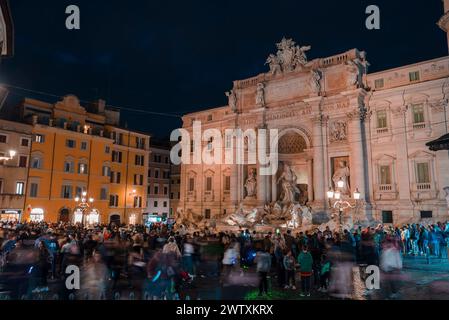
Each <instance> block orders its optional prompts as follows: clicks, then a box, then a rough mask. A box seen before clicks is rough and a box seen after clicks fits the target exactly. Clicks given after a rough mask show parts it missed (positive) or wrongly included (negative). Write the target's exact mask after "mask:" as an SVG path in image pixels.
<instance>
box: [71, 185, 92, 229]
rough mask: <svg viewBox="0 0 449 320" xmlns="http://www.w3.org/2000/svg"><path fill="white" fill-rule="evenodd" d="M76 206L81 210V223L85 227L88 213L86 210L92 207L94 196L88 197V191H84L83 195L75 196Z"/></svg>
mask: <svg viewBox="0 0 449 320" xmlns="http://www.w3.org/2000/svg"><path fill="white" fill-rule="evenodd" d="M75 202H76V206H77V207H78V208H79V209H80V211H81V225H82V226H83V227H84V217H85V215H86V212H87V211H88V210H89V209H90V208H91V206H92V204H93V202H94V198H87V192H86V191H83V192H82V197H81V198H80V197H79V196H76V197H75Z"/></svg>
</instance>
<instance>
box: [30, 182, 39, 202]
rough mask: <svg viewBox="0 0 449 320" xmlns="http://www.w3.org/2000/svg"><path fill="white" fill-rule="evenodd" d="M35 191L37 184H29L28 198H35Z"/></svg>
mask: <svg viewBox="0 0 449 320" xmlns="http://www.w3.org/2000/svg"><path fill="white" fill-rule="evenodd" d="M37 190H38V184H37V183H31V184H30V197H31V198H36V197H37Z"/></svg>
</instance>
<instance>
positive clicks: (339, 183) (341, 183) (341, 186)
mask: <svg viewBox="0 0 449 320" xmlns="http://www.w3.org/2000/svg"><path fill="white" fill-rule="evenodd" d="M337 186H338V187H339V188H343V187H344V186H345V182H344V181H343V180H342V179H340V180H338V182H337Z"/></svg>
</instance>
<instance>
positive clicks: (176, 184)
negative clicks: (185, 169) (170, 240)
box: [169, 164, 181, 218]
mask: <svg viewBox="0 0 449 320" xmlns="http://www.w3.org/2000/svg"><path fill="white" fill-rule="evenodd" d="M180 199H181V166H180V165H174V164H171V166H170V212H169V214H170V217H171V218H173V217H174V216H175V214H176V212H178V207H179V201H180Z"/></svg>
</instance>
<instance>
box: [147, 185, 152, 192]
mask: <svg viewBox="0 0 449 320" xmlns="http://www.w3.org/2000/svg"><path fill="white" fill-rule="evenodd" d="M147 193H148V194H150V193H151V186H148V187H147Z"/></svg>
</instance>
